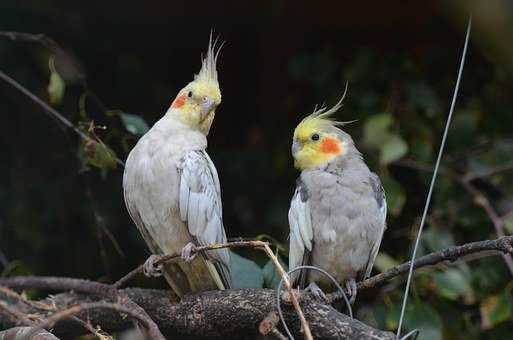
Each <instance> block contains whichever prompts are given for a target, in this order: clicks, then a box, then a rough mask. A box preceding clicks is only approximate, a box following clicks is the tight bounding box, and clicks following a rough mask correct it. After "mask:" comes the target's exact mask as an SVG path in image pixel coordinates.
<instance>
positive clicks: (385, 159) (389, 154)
mask: <svg viewBox="0 0 513 340" xmlns="http://www.w3.org/2000/svg"><path fill="white" fill-rule="evenodd" d="M380 151H381V152H380V161H381V163H382V164H385V165H386V164H389V163H392V162H395V161H397V160H398V159H400V158H401V157H403V156H404V155H406V153H407V152H408V144H406V142H405V141H404V139H402V138H401V136H399V135H390V136H389V137H388V139H387V140H386V141H385V142H384V143H383V145H382V146H381V147H380Z"/></svg>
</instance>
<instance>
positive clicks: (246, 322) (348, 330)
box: [0, 236, 513, 339]
mask: <svg viewBox="0 0 513 340" xmlns="http://www.w3.org/2000/svg"><path fill="white" fill-rule="evenodd" d="M490 251H492V252H496V253H497V254H499V253H513V236H504V237H500V238H498V239H495V240H484V241H478V242H472V243H468V244H464V245H461V246H454V247H450V248H447V249H444V250H441V251H438V252H434V253H431V254H428V255H425V256H423V257H420V258H418V259H417V260H416V261H415V263H414V268H420V267H424V266H430V265H436V264H439V263H444V262H453V261H456V260H457V259H460V258H462V257H465V256H467V255H472V254H476V253H483V252H490ZM408 266H409V262H407V263H403V264H401V265H399V266H396V267H394V268H392V269H390V270H389V271H387V272H385V273H381V274H378V275H376V276H374V277H371V278H369V279H367V280H365V281H362V282H359V283H358V288H359V289H366V288H372V287H374V286H378V285H380V284H382V283H384V282H387V281H389V280H390V279H392V278H394V277H396V276H399V275H401V274H403V273H405V272H407V271H408ZM0 286H7V287H11V288H16V289H29V288H39V289H43V290H51V291H55V290H73V291H74V292H79V293H82V294H76V293H63V294H59V295H56V296H53V297H52V298H51V301H49V300H46V301H42V303H46V304H52V303H55V305H54V306H55V307H56V310H62V309H66V308H69V307H71V306H75V305H77V304H79V305H80V304H81V305H84V304H88V303H93V302H96V301H101V300H102V299H106V298H107V299H109V298H110V299H112V298H115V299H119V298H120V297H124V299H123V298H122V299H123V300H125V299H126V300H128V301H130V302H132V303H133V304H134V306H137V307H138V308H141V309H142V310H143V311H145V312H146V314H147V317H149V318H150V320H153V321H155V323H156V324H157V325H158V327H159V328H160V330H161V331H162V332H163V333H165V334H169V335H172V334H182V335H190V336H194V337H216V336H217V337H222V338H230V337H237V336H240V335H241V334H245V335H251V334H255V335H256V334H258V332H259V331H258V329H259V325H260V323H261V321H262V320H264V319H266V317H268V315H269V314H270V313H272V312H274V311H275V293H274V291H272V290H269V289H242V290H230V291H214V292H205V293H201V294H197V295H192V296H186V297H185V298H183V299H182V300H181V301H179V302H178V301H177V298H176V296H174V295H173V294H172V293H171V292H170V291H160V290H146V289H124V290H116V289H115V287H114V286H111V285H106V284H101V283H97V282H93V281H87V280H80V279H70V278H51V277H16V278H0ZM0 293H1V291H0ZM4 296H6V298H5V299H3V296H2V295H1V294H0V297H1V298H2V299H1V300H5V302H7V304H6V305H5V306H8V307H9V308H10V309H11V310H13V308H15V309H16V311H20V312H21V313H23V314H25V315H28V314H30V315H39V316H41V318H43V319H45V318H48V316H49V311H48V310H44V309H41V308H38V307H37V306H38V305H37V304H27V303H26V302H23V301H17V300H16V299H14V300H13V299H9V294H7V295H6V294H4ZM332 297H333V298H336V294H333V296H332ZM18 300H19V299H18ZM0 302H1V301H0ZM301 307H302V309H303V311H304V314H305V316H306V319H307V321H308V324H309V325H310V328H311V330H312V334H313V336H314V337H315V338H316V339H349V338H351V339H353V338H358V339H395V336H394V334H392V333H389V332H383V331H380V330H376V329H373V328H371V327H369V326H366V325H365V324H363V323H361V322H359V321H357V320H352V319H350V318H349V317H347V316H346V315H344V314H341V313H339V312H337V311H336V310H335V309H333V308H332V307H331V306H328V305H324V304H321V303H319V302H317V301H315V300H313V299H312V298H311V297H310V296H308V295H303V296H302V301H301ZM77 316H79V317H81V318H85V319H87V320H91V323H92V324H93V325H99V326H100V327H101V328H102V329H103V330H105V331H111V332H112V331H119V330H123V329H126V328H129V327H131V323H130V320H129V319H127V318H126V317H124V316H123V315H120V313H119V311H116V310H106V309H91V310H88V311H87V312H83V313H82V314H77ZM145 316H146V315H145ZM285 318H286V319H287V323H288V324H289V325H290V326H291V328H292V330H293V332H294V334H295V335H296V336H298V337H301V336H300V335H301V334H300V331H299V329H300V322H299V321H298V318H297V314H296V313H295V311H294V308H293V307H292V306H285ZM15 323H16V320H13V315H12V314H9V313H2V312H1V311H0V328H9V327H14V326H16V324H15ZM55 330H56V332H57V333H56V334H57V335H58V336H70V335H76V334H81V333H83V332H84V328H83V327H82V325H80V324H79V323H77V322H76V321H73V320H72V319H71V320H63V321H59V322H58V323H57V324H56V326H55Z"/></svg>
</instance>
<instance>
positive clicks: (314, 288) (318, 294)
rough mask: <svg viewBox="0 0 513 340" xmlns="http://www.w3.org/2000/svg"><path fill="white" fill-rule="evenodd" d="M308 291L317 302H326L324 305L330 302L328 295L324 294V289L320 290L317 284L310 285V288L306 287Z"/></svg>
mask: <svg viewBox="0 0 513 340" xmlns="http://www.w3.org/2000/svg"><path fill="white" fill-rule="evenodd" d="M306 291H308V292H310V294H312V295H313V296H314V297H315V298H316V299H317V300H319V301H321V302H324V303H328V302H329V300H328V297H327V296H326V294H324V292H323V291H322V289H321V288H319V286H318V285H317V284H316V283H315V282H312V283H310V284H309V285H308V287H306Z"/></svg>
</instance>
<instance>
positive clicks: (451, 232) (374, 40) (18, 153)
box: [0, 1, 513, 340]
mask: <svg viewBox="0 0 513 340" xmlns="http://www.w3.org/2000/svg"><path fill="white" fill-rule="evenodd" d="M59 3H60V2H59V1H57V2H55V4H54V6H57V7H56V8H58V10H57V9H56V8H53V7H52V6H51V5H48V4H45V3H44V2H41V3H38V4H33V5H25V6H19V5H18V4H17V3H15V2H12V3H10V2H9V1H6V2H4V3H2V4H0V21H1V22H3V23H5V25H6V27H9V29H11V30H19V31H27V32H32V31H34V32H45V33H46V34H48V35H49V36H51V37H53V38H54V39H55V40H57V41H58V42H59V43H62V45H63V46H66V48H67V49H69V50H70V51H71V52H73V53H74V54H76V55H77V56H78V59H80V64H82V66H83V67H84V68H85V69H86V70H87V72H86V73H85V74H86V75H87V80H88V81H87V82H85V81H83V82H79V81H77V80H76V79H75V78H77V77H72V76H70V72H71V71H70V70H71V69H73V70H75V69H79V67H78V66H77V67H69V63H68V62H64V61H63V60H62V56H60V55H54V54H53V53H51V52H50V51H49V50H48V49H47V48H44V47H42V46H39V45H37V44H31V45H30V46H21V45H19V44H16V43H13V42H9V41H4V40H0V68H1V69H2V70H3V71H5V72H6V73H8V74H10V75H11V76H12V77H14V78H16V79H17V80H19V81H20V82H21V83H22V84H24V85H25V86H27V87H28V88H30V89H31V90H32V91H34V93H36V94H38V96H40V97H42V98H45V99H47V100H48V101H49V102H50V103H51V104H52V105H53V106H54V107H56V108H58V109H59V111H61V112H63V113H65V114H66V116H67V117H68V118H69V119H71V120H72V121H73V122H74V123H75V124H76V125H77V126H80V128H81V129H82V131H84V132H87V133H89V134H90V136H91V137H92V138H93V141H94V142H90V143H89V144H87V143H86V144H85V145H84V144H83V143H81V142H77V141H76V140H75V137H74V136H73V135H72V134H70V133H63V132H62V131H61V130H60V129H59V128H56V126H58V125H57V124H56V123H55V122H54V121H52V120H50V119H48V118H47V116H44V115H43V114H42V113H41V112H40V110H39V109H38V108H35V107H33V106H32V105H29V104H27V102H26V100H25V99H24V98H20V97H18V95H17V94H16V93H14V91H13V90H11V89H9V88H7V87H6V86H4V85H3V84H2V87H1V88H0V102H2V108H1V109H2V115H0V128H1V129H2V130H1V132H2V133H1V135H2V136H3V138H2V139H0V146H1V147H2V150H3V162H2V163H0V188H1V189H2V190H0V250H1V251H3V252H4V253H5V254H6V257H7V258H8V259H9V260H10V261H9V263H8V265H7V266H6V267H5V268H3V272H2V275H15V274H20V273H26V274H28V273H32V274H41V275H42V274H52V275H68V276H75V277H89V278H94V279H97V278H102V279H103V280H105V281H114V280H115V279H117V278H119V277H120V276H122V275H123V274H124V273H126V272H127V271H128V270H129V269H131V268H133V267H134V266H135V265H136V264H139V263H141V262H142V261H144V259H145V258H146V257H147V255H148V253H147V251H146V250H145V247H144V245H143V242H142V241H141V239H140V236H139V235H138V232H137V230H136V228H135V227H133V225H132V223H131V222H130V219H129V217H128V215H127V214H126V211H125V208H124V204H123V199H122V193H121V176H122V170H121V169H120V168H119V167H116V162H115V157H116V156H117V157H119V158H120V159H122V160H124V159H125V158H126V155H127V153H128V151H129V150H130V148H131V147H132V146H133V145H134V144H135V142H136V141H137V139H138V138H139V137H140V136H141V135H142V134H144V133H145V132H146V131H147V130H148V128H149V127H150V126H151V125H152V124H153V123H154V122H155V121H156V120H157V119H159V118H160V116H161V115H162V114H163V112H164V111H165V110H166V109H167V107H168V106H169V103H170V101H171V99H172V97H173V96H174V95H175V94H176V91H177V90H178V88H180V87H181V86H183V85H184V84H185V83H186V82H187V81H190V79H191V77H192V74H193V72H195V71H197V69H198V67H199V63H198V60H199V55H200V53H201V51H202V48H204V46H205V45H206V36H208V32H209V31H210V27H211V26H210V25H211V22H209V21H208V20H195V22H202V23H204V25H203V24H202V25H198V27H194V28H191V27H190V25H186V24H185V22H182V21H180V20H178V21H176V20H172V22H171V20H165V19H162V22H163V24H162V26H158V29H156V30H153V29H152V28H151V27H153V26H152V25H147V24H148V23H155V22H156V20H154V18H153V15H154V14H155V13H156V12H159V13H160V12H163V11H161V10H160V9H159V10H155V11H154V12H152V11H150V10H149V9H147V8H146V7H145V8H144V9H137V15H139V11H142V12H141V21H139V20H138V25H133V21H132V20H131V18H130V15H128V14H127V15H126V16H124V17H123V18H124V20H121V21H120V22H116V23H115V24H113V23H112V22H111V21H110V20H108V21H107V22H101V21H100V22H97V21H96V17H94V16H91V15H89V14H85V13H89V12H94V11H93V10H92V7H87V6H88V5H86V4H82V5H79V6H78V5H77V7H76V8H74V9H71V8H69V6H65V5H64V4H63V3H60V4H59ZM105 6H107V7H106V9H105V10H106V11H107V10H109V8H110V10H111V11H112V12H106V13H117V12H114V11H117V8H115V7H114V8H112V7H110V6H113V5H111V4H106V5H105ZM145 6H146V5H145ZM163 6H164V5H163ZM389 6H390V8H387V12H386V13H383V14H384V15H382V17H384V18H387V17H388V15H387V14H391V13H394V11H395V10H397V8H395V7H394V6H393V5H389ZM418 6H423V5H420V4H419V5H418ZM147 7H148V8H150V7H151V5H147ZM86 8H89V10H85V9H86ZM424 10H425V11H424ZM54 11H57V12H59V13H60V14H59V15H60V16H59V17H60V18H61V19H63V20H61V21H60V22H58V24H57V21H56V22H54V21H52V20H50V18H51V17H53V14H56V15H57V14H58V13H57V12H54ZM60 11H62V12H60ZM127 11H129V9H127ZM269 11H270V13H275V12H273V11H277V12H279V8H278V7H277V8H274V7H273V9H272V11H271V9H269ZM170 12H172V11H170ZM193 12H194V11H193ZM424 12H426V13H428V14H426V15H428V19H426V20H427V21H429V22H430V24H428V25H424V26H423V25H419V26H418V27H417V26H415V28H411V29H412V30H414V33H412V35H405V33H404V26H401V25H394V27H392V28H390V25H389V24H387V23H383V22H371V19H369V18H368V12H367V10H365V11H362V12H361V13H360V12H359V14H358V15H356V14H351V16H352V15H356V17H357V18H358V21H357V22H358V24H360V23H362V22H363V24H364V25H368V26H369V28H368V32H367V31H366V30H364V31H362V30H361V29H359V28H355V27H361V26H358V25H356V24H355V25H354V26H351V25H350V24H349V23H348V24H347V25H348V26H338V25H344V22H345V20H340V21H341V22H340V23H334V22H331V21H330V20H326V21H323V22H322V23H321V22H314V23H313V25H316V26H315V27H317V32H322V34H321V33H319V34H318V36H319V37H316V38H315V39H313V38H311V37H310V38H309V37H308V35H304V39H306V40H307V42H308V43H306V44H304V45H301V46H300V45H298V43H297V42H296V41H290V42H287V44H284V43H283V40H284V38H283V35H282V34H276V32H280V31H282V30H283V31H284V32H286V34H287V35H289V34H290V36H293V35H297V34H298V33H297V32H296V31H289V30H287V29H286V28H287V27H288V26H286V25H285V26H277V27H273V28H272V29H269V28H268V25H271V22H272V20H271V19H272V17H271V14H270V13H265V14H264V13H262V12H259V11H256V10H255V13H257V14H255V15H256V16H257V18H258V22H259V23H255V25H256V26H255V27H249V26H247V32H246V31H244V32H245V34H246V33H247V34H249V35H250V36H251V37H252V38H255V39H247V37H245V38H244V39H239V38H238V37H240V36H239V34H241V33H240V32H238V29H237V30H235V29H232V30H230V29H228V28H226V27H225V26H221V27H223V28H224V29H226V30H222V32H223V33H222V35H223V38H224V37H226V40H227V41H229V42H230V44H229V45H227V46H226V47H225V48H224V49H223V51H222V53H221V56H220V69H221V70H220V82H221V85H222V88H223V104H222V106H221V107H220V109H219V112H218V114H217V116H216V120H215V122H214V126H213V128H212V132H211V134H210V136H209V153H210V154H211V155H212V158H213V160H214V162H215V163H216V166H217V169H218V171H219V174H220V177H221V184H222V190H223V207H224V221H225V225H226V229H227V234H228V236H229V237H239V236H241V237H244V238H250V237H257V236H258V235H261V234H264V233H265V234H266V235H269V236H265V237H266V238H267V239H269V237H270V238H271V239H273V240H274V241H273V243H275V244H276V248H277V249H278V251H279V254H280V255H281V258H282V260H283V261H284V262H285V263H286V262H287V261H286V248H287V246H286V244H287V230H288V225H287V209H288V202H289V199H290V196H291V194H292V191H293V187H294V184H295V177H297V172H295V171H294V169H293V167H292V161H291V157H290V137H291V134H292V129H293V127H294V126H295V124H296V123H297V122H298V121H299V120H300V119H301V117H303V116H304V115H305V114H307V113H309V112H311V110H312V109H313V107H314V105H315V104H321V103H323V102H326V103H328V104H331V103H334V102H335V101H336V98H338V97H339V96H340V93H341V92H342V90H343V88H344V84H345V82H346V81H347V80H349V91H348V95H347V97H346V99H345V102H344V108H343V109H342V111H341V112H340V113H338V114H337V118H339V119H340V120H352V119H358V121H357V122H356V123H353V124H350V125H347V126H346V127H345V129H346V130H347V131H348V132H349V133H350V134H351V135H352V136H353V137H354V139H355V142H356V144H357V146H358V148H359V149H360V151H362V153H363V155H364V156H365V159H366V161H367V163H368V164H369V166H370V168H371V169H372V170H373V171H375V172H376V173H378V174H379V176H380V178H381V179H382V182H383V185H384V187H385V191H386V196H387V202H388V209H389V219H388V229H387V231H386V233H385V236H384V241H383V244H382V247H381V252H380V255H379V257H378V260H377V262H376V268H375V270H376V271H383V270H386V269H387V268H389V267H390V266H392V265H395V264H397V263H402V262H403V261H406V260H407V259H408V258H409V256H410V254H411V252H410V250H411V244H412V240H413V238H414V236H415V231H416V230H417V226H418V220H419V215H420V213H421V211H422V208H423V205H424V201H425V196H426V193H427V186H428V184H429V180H430V178H431V168H432V166H433V164H434V158H435V155H436V150H437V149H438V146H439V142H440V138H441V131H442V130H443V124H444V122H445V118H446V114H447V109H448V102H449V97H450V95H451V91H452V87H453V85H454V84H453V82H454V76H455V73H456V67H457V65H456V60H457V56H458V55H457V50H458V48H459V46H460V43H461V41H462V32H461V31H453V29H454V27H455V26H457V25H456V24H454V25H452V24H449V23H448V21H446V20H443V19H440V18H438V19H436V20H435V19H433V18H435V17H437V16H433V15H432V14H429V13H430V12H429V11H427V10H426V9H425V8H424V7H420V9H419V10H418V13H424ZM134 13H135V12H134ZM363 13H365V14H363ZM282 14H283V13H282ZM134 15H135V14H134ZM191 15H192V14H191ZM273 15H274V14H273ZM276 15H278V14H276ZM418 15H421V14H418ZM68 17H69V18H79V19H80V20H77V21H76V22H74V21H73V20H71V19H70V20H68V19H66V20H64V19H65V18H68ZM408 17H409V16H408ZM438 17H439V16H438ZM14 18H25V20H19V19H16V20H15V19H14ZM347 19H348V20H349V19H350V18H349V17H347ZM227 20H228V19H227ZM72 21H73V22H72ZM204 21H207V22H204ZM427 21H426V22H427ZM227 22H229V23H230V24H234V22H232V21H227ZM260 22H261V23H260ZM22 23H23V24H22ZM85 23H87V24H85ZM164 23H165V24H164ZM353 24H354V22H353ZM81 25H83V26H81ZM272 25H278V24H272ZM96 26H97V27H96ZM133 26H137V29H136V28H135V27H133ZM207 26H208V27H207ZM235 26H236V25H235ZM216 27H217V26H216ZM245 27H246V26H245ZM291 27H295V26H291ZM320 27H324V28H323V29H321V28H320ZM384 27H386V29H387V30H388V31H386V32H388V33H387V34H386V37H384V36H383V30H384ZM185 31H186V32H188V34H186V35H183V36H182V35H181V34H177V32H185ZM63 32H66V33H63ZM366 32H367V33H366ZM369 32H371V33H372V34H370V35H367V34H369ZM426 32H427V33H426ZM342 33H344V34H342ZM301 34H302V33H301ZM141 36H144V37H150V36H151V37H153V38H152V39H140V37H141ZM290 36H289V37H290ZM316 36H317V35H316ZM321 36H322V37H321ZM388 36H390V37H392V36H393V37H394V38H393V39H392V38H390V37H388ZM412 36H413V37H416V36H419V38H418V39H411V38H412ZM134 37H136V38H134ZM137 37H139V38H137ZM170 37H173V40H172V43H170V44H168V42H169V41H170V39H169V38H170ZM382 39H385V40H384V42H382V41H381V40H382ZM395 39H397V40H395ZM141 40H144V41H141ZM242 40H243V41H245V42H244V43H243V44H242V45H241V41H242ZM285 40H288V39H285ZM134 41H137V42H138V43H137V44H134ZM255 41H259V42H260V43H262V44H263V45H262V47H261V48H262V50H261V51H259V52H261V53H253V48H257V47H251V50H248V49H247V48H246V47H245V46H246V45H244V44H246V42H248V44H249V42H251V44H252V45H251V46H254V45H253V43H255ZM301 41H302V40H301ZM255 44H256V43H255ZM289 44H294V48H288V47H290V46H291V45H289ZM396 44H397V45H396ZM508 44H509V41H508ZM127 46H130V48H127ZM255 46H256V45H255ZM304 46H312V48H305V47H304ZM481 46H482V45H481V44H479V43H476V44H474V45H472V46H471V55H470V59H469V61H468V64H467V66H466V69H465V73H464V77H463V83H462V92H461V94H460V97H459V99H458V102H457V106H456V111H455V115H454V121H453V124H452V126H451V129H450V132H449V139H448V145H447V150H446V153H445V156H444V158H443V161H442V172H441V175H440V178H439V180H438V181H437V183H436V187H435V192H434V197H433V201H432V204H431V209H430V212H429V217H428V224H427V226H426V230H425V232H424V234H423V238H422V244H421V246H422V247H421V253H426V252H430V251H433V250H437V249H441V248H444V247H447V246H450V245H454V244H461V243H465V242H471V241H476V240H482V239H487V238H493V237H495V235H496V232H495V229H494V226H493V224H492V222H491V220H490V219H489V217H488V216H487V214H486V212H485V211H483V210H482V209H481V208H480V207H479V206H477V205H476V204H475V199H474V197H472V195H471V193H469V192H468V191H467V190H466V189H465V188H464V187H463V186H462V185H461V179H463V178H473V180H472V181H471V182H470V183H471V184H472V185H473V186H474V187H475V188H477V190H478V191H479V192H480V193H481V194H483V195H484V197H486V199H487V200H488V201H489V203H490V205H491V206H492V208H493V209H495V210H496V212H497V214H498V216H499V217H500V218H503V221H504V227H505V232H506V233H508V234H513V176H512V171H511V169H512V168H513V139H512V138H511V124H510V121H511V117H512V115H513V113H512V107H513V98H512V96H511V93H513V79H512V74H511V72H510V71H508V69H507V67H506V66H507V65H504V64H501V63H499V62H497V59H494V58H493V56H491V55H489V54H488V52H487V51H485V50H483V49H482V47H481ZM286 47H287V48H286ZM270 52H272V55H273V56H272V58H271V57H269V53H270ZM255 55H258V56H259V58H260V57H261V58H262V60H265V61H264V62H260V60H258V61H257V60H256V59H257V58H256V57H255ZM264 56H267V57H264ZM509 57H511V56H509ZM510 59H511V58H510ZM241 61H244V62H243V64H239V62H241ZM66 65H68V67H66ZM241 70H244V72H241ZM242 75H244V76H242ZM248 82H250V83H251V86H245V85H248ZM225 89H226V91H225ZM99 97H101V98H102V100H100V99H99ZM103 101H105V102H103ZM128 112H129V113H128ZM91 122H93V126H106V127H107V128H106V129H105V130H102V129H95V128H93V130H92V134H91V130H90V129H89V127H90V126H91ZM95 124H98V125H95ZM84 126H85V127H86V128H82V127H84ZM76 155H78V158H77V157H76ZM77 159H78V161H77ZM109 235H113V236H112V237H111V236H109ZM112 239H115V240H116V241H117V243H119V245H120V247H121V249H122V250H123V252H122V253H124V254H126V256H122V255H120V252H119V251H117V250H116V246H115V244H114V243H113V241H112ZM86 254H87V256H86ZM56 263H59V266H56V265H55V264H56ZM77 264H79V265H77ZM232 270H233V273H234V281H235V282H236V286H237V287H263V286H265V287H275V286H276V284H277V282H278V281H277V276H276V273H275V271H274V270H273V267H272V265H271V264H270V263H269V262H268V259H267V257H266V256H265V255H264V254H260V253H257V254H253V253H251V254H250V253H246V252H244V253H242V252H241V253H240V254H238V255H237V254H235V253H233V254H232ZM153 282H154V281H152V283H150V284H155V283H153ZM511 282H512V274H511V273H510V272H509V271H508V269H507V267H506V266H505V264H504V261H503V259H502V257H487V258H478V259H469V260H467V261H463V262H462V263H458V264H456V265H451V266H440V267H437V268H429V269H425V270H422V271H420V272H419V273H418V274H417V275H416V277H415V279H414V282H413V285H412V298H411V300H410V301H411V302H410V304H409V306H408V308H409V309H408V310H407V314H406V326H407V328H408V329H413V328H419V329H420V331H421V332H420V334H421V335H420V337H419V339H457V338H462V337H465V338H466V339H468V340H472V339H484V338H494V339H500V338H504V339H507V338H509V337H510V335H511V332H513V299H512V297H511V296H512V295H511V294H512V293H511V289H512V288H511V287H512V285H511ZM141 284H142V283H141ZM145 284H148V283H145ZM159 284H162V285H164V283H163V282H160V283H159ZM402 290H403V284H402V283H401V282H400V281H398V280H397V281H393V282H391V283H390V285H389V286H386V287H382V288H380V289H375V290H373V291H371V292H368V293H365V294H362V295H360V296H359V298H358V301H357V305H356V306H355V309H356V310H357V315H358V317H359V318H361V319H362V320H364V321H365V322H368V323H369V324H371V325H375V326H376V327H379V328H382V329H390V330H394V329H395V328H396V327H397V320H398V314H399V308H400V303H401V298H402Z"/></svg>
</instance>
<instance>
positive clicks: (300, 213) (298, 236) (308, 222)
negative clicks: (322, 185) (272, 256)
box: [289, 185, 313, 270]
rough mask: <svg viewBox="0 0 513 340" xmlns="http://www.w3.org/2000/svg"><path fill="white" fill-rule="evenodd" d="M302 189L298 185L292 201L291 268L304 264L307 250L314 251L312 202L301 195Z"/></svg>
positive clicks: (290, 215)
mask: <svg viewBox="0 0 513 340" xmlns="http://www.w3.org/2000/svg"><path fill="white" fill-rule="evenodd" d="M301 190H304V189H302V188H301V186H300V185H298V186H297V187H296V192H295V193H294V197H292V201H291V202H290V209H289V226H290V244H289V270H292V269H294V268H296V267H298V266H301V265H302V264H303V261H304V256H305V250H306V251H308V252H310V251H312V239H313V229H312V218H311V215H310V204H309V202H308V199H307V198H306V197H301V195H302V193H301ZM303 195H304V196H306V193H303Z"/></svg>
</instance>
